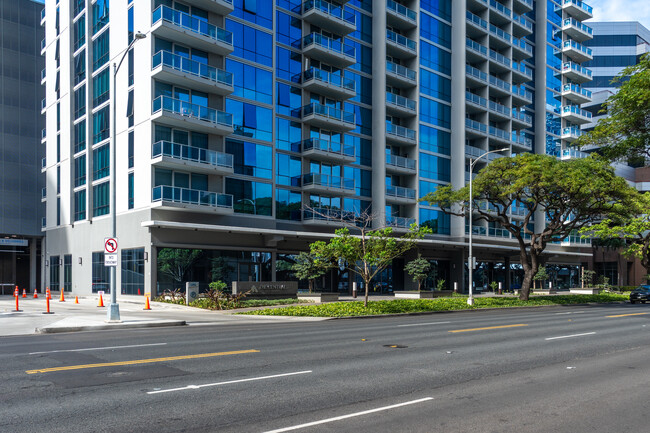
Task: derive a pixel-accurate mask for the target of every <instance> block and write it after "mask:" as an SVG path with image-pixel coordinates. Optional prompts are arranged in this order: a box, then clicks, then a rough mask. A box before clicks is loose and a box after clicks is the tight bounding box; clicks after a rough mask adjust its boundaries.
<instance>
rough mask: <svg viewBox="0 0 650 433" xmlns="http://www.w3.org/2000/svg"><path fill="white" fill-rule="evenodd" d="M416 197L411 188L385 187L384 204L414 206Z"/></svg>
mask: <svg viewBox="0 0 650 433" xmlns="http://www.w3.org/2000/svg"><path fill="white" fill-rule="evenodd" d="M415 200H416V196H415V190H414V189H413V188H404V187H403V186H388V185H387V186H386V202H387V203H393V204H415Z"/></svg>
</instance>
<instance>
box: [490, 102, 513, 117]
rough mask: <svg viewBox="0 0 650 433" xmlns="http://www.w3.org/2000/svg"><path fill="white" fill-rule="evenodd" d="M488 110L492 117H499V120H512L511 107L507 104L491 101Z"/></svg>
mask: <svg viewBox="0 0 650 433" xmlns="http://www.w3.org/2000/svg"><path fill="white" fill-rule="evenodd" d="M488 110H490V114H491V116H490V118H491V119H493V118H494V117H497V118H498V119H497V120H510V118H511V109H510V107H506V106H505V105H502V104H499V103H498V102H494V101H489V102H488Z"/></svg>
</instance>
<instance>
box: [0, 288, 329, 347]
mask: <svg viewBox="0 0 650 433" xmlns="http://www.w3.org/2000/svg"><path fill="white" fill-rule="evenodd" d="M21 295H22V293H21ZM32 296H33V293H32V294H31V295H30V296H28V297H27V298H21V297H19V299H18V304H19V309H20V311H18V312H17V311H15V308H16V305H15V299H14V297H13V296H0V337H1V336H9V335H26V334H34V333H48V334H49V333H57V332H75V331H96V330H105V329H125V328H148V327H161V326H183V325H190V326H192V325H194V326H196V325H227V324H238V323H260V322H267V323H268V322H277V321H314V320H322V319H320V318H295V317H275V316H239V315H235V314H233V313H234V312H233V311H210V310H203V309H199V308H192V307H186V306H184V305H175V304H167V303H164V302H151V310H144V306H145V300H144V296H118V299H117V302H118V304H119V305H120V319H121V322H120V323H109V322H108V321H107V319H108V317H107V314H108V313H107V309H108V304H109V302H110V296H104V305H105V307H104V308H101V307H98V306H97V305H98V300H99V297H98V296H83V297H79V304H75V303H74V297H66V299H65V302H59V294H58V293H53V294H52V298H53V299H52V300H50V311H51V312H52V314H44V313H45V311H46V300H45V295H44V294H39V295H38V296H39V297H38V299H34V298H33V297H32Z"/></svg>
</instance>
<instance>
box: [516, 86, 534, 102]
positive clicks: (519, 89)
mask: <svg viewBox="0 0 650 433" xmlns="http://www.w3.org/2000/svg"><path fill="white" fill-rule="evenodd" d="M512 94H513V95H517V96H519V97H521V98H524V99H526V100H528V101H532V100H533V92H531V91H530V90H528V89H526V88H525V87H523V86H512Z"/></svg>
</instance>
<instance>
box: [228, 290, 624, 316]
mask: <svg viewBox="0 0 650 433" xmlns="http://www.w3.org/2000/svg"><path fill="white" fill-rule="evenodd" d="M627 299H628V296H627V295H618V294H610V293H605V294H600V295H561V296H533V297H531V298H530V300H528V301H521V300H519V299H517V298H474V306H473V307H470V306H469V305H467V298H466V297H462V298H461V297H452V298H436V299H396V300H394V301H370V302H368V307H367V308H366V307H364V306H363V302H360V301H355V302H334V303H328V304H319V305H296V306H291V307H285V308H274V309H262V310H255V311H248V312H242V313H238V314H255V315H265V316H312V317H351V316H373V315H381V314H400V313H423V312H428V311H453V310H469V309H479V308H508V307H527V306H538V305H567V304H584V303H593V302H595V303H607V302H620V301H625V300H627Z"/></svg>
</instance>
